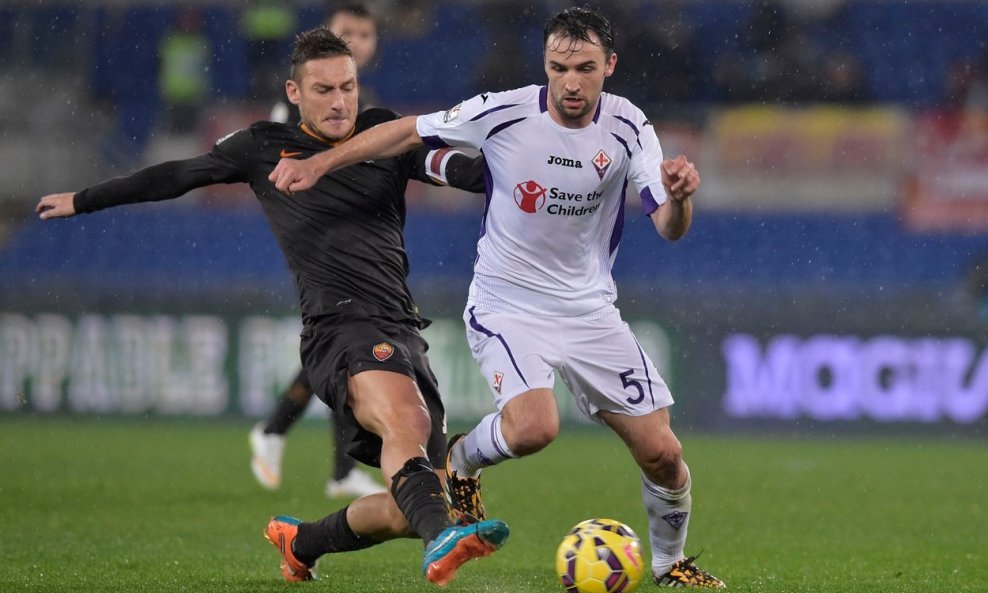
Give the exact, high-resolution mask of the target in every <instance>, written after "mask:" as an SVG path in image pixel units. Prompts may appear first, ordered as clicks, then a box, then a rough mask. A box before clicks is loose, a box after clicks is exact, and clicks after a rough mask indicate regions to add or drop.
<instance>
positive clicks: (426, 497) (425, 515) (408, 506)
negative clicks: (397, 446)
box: [391, 457, 451, 544]
mask: <svg viewBox="0 0 988 593" xmlns="http://www.w3.org/2000/svg"><path fill="white" fill-rule="evenodd" d="M402 478H404V479H402ZM391 495H392V496H393V497H394V499H395V502H396V503H397V504H398V508H399V509H401V512H402V513H403V514H404V515H405V518H406V519H408V524H409V525H411V526H412V529H414V530H415V533H417V534H419V537H421V538H422V541H424V542H425V543H426V544H428V543H429V542H431V541H432V540H434V539H436V536H437V535H439V533H440V532H441V531H442V530H443V529H446V528H447V527H449V526H450V525H451V522H450V519H449V504H448V503H447V502H446V497H445V496H444V495H443V486H442V483H441V482H440V481H439V476H437V475H436V471H435V469H433V467H432V464H431V463H429V460H428V459H426V458H425V457H414V458H412V459H409V460H408V461H406V462H405V466H404V467H403V468H401V470H400V471H399V472H398V473H396V474H395V475H394V476H392V478H391Z"/></svg>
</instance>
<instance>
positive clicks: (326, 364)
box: [301, 314, 446, 468]
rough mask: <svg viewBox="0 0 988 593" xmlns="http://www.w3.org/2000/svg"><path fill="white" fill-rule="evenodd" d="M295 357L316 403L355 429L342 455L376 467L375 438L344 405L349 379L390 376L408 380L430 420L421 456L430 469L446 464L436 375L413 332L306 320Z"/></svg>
mask: <svg viewBox="0 0 988 593" xmlns="http://www.w3.org/2000/svg"><path fill="white" fill-rule="evenodd" d="M301 335H302V342H301V355H302V366H303V367H304V368H305V372H306V374H307V375H308V376H309V381H310V382H311V383H312V389H313V392H314V393H315V394H316V395H317V396H318V397H319V399H321V400H323V401H324V402H326V404H327V405H328V406H329V407H330V408H332V409H333V411H335V412H336V413H337V414H341V415H343V417H344V418H345V421H346V422H349V423H351V424H353V425H354V426H356V427H357V434H356V435H355V436H354V438H353V440H352V441H351V443H350V445H349V447H348V448H347V453H348V454H349V455H350V456H351V457H353V458H354V459H356V460H358V461H360V462H362V463H366V464H367V465H371V466H374V467H380V465H381V438H380V437H379V436H377V435H376V434H374V433H372V432H370V431H368V430H365V429H364V428H363V427H361V426H360V423H358V422H357V419H356V418H355V417H354V415H353V410H352V409H351V408H350V406H349V404H348V403H347V391H348V389H347V385H348V380H349V378H350V376H351V375H356V374H358V373H362V372H364V371H372V370H375V371H392V372H395V373H401V374H403V375H407V376H409V377H412V378H413V379H414V380H415V382H416V383H417V384H418V387H419V391H421V392H422V397H423V398H424V399H425V403H426V407H427V408H428V409H429V415H430V416H431V418H432V432H431V434H430V437H429V442H428V446H427V453H428V456H429V461H431V462H432V464H433V466H434V467H437V468H441V467H443V465H444V464H445V463H446V409H445V408H444V407H443V402H442V398H441V396H440V394H439V387H438V385H437V382H436V376H435V375H434V374H433V373H432V369H431V368H429V359H428V357H427V356H426V351H427V350H428V349H429V345H428V344H427V343H426V341H425V339H423V338H422V336H421V335H420V334H419V332H418V330H417V329H415V328H414V327H412V326H410V325H407V324H403V323H397V322H394V321H390V320H386V319H380V318H376V317H367V316H356V315H353V314H348V315H332V316H322V317H318V318H315V319H311V320H309V322H308V323H307V324H306V325H305V327H304V328H303V330H302V334H301Z"/></svg>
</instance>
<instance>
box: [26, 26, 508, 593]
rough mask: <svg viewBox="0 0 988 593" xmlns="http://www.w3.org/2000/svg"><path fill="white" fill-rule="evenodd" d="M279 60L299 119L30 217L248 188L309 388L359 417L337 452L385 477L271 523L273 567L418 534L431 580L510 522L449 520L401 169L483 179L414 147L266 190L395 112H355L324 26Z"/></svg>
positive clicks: (286, 572)
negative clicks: (304, 515)
mask: <svg viewBox="0 0 988 593" xmlns="http://www.w3.org/2000/svg"><path fill="white" fill-rule="evenodd" d="M291 61H292V75H291V78H290V79H289V80H288V81H287V82H286V84H285V87H286V92H287V94H288V98H289V100H290V101H291V102H292V103H294V104H297V105H298V106H299V108H300V111H301V114H302V122H301V124H299V125H286V124H278V123H271V122H259V123H256V124H254V125H252V126H251V127H250V128H247V129H244V130H240V131H237V132H235V133H233V134H231V135H230V136H227V137H226V138H224V139H222V140H220V141H219V142H217V144H216V146H214V147H213V149H212V150H211V151H210V152H209V153H207V154H205V155H202V156H199V157H195V158H191V159H187V160H181V161H172V162H167V163H163V164H160V165H155V166H152V167H148V168H146V169H143V170H141V171H138V172H136V173H134V174H133V175H130V176H128V177H120V178H116V179H111V180H109V181H105V182H103V183H100V184H98V185H95V186H93V187H90V188H87V189H84V190H82V191H80V192H78V193H62V194H53V195H48V196H45V197H43V198H41V200H40V201H39V203H38V205H37V207H36V209H35V210H36V211H37V212H38V213H40V216H41V218H42V219H49V218H54V217H66V216H72V215H74V214H76V213H86V212H94V211H96V210H101V209H103V208H108V207H111V206H117V205H121V204H130V203H135V202H148V201H157V200H166V199H171V198H176V197H178V196H180V195H182V194H184V193H185V192H187V191H189V190H191V189H193V188H196V187H202V186H206V185H211V184H214V183H235V182H246V183H249V184H250V186H251V189H252V190H253V191H254V194H255V195H256V196H257V199H258V200H259V201H260V202H261V205H262V207H263V209H264V212H265V215H266V216H267V218H268V221H269V223H270V225H271V229H272V231H273V232H274V234H275V237H276V238H277V240H278V243H279V245H280V246H281V249H282V251H283V252H284V254H285V257H286V259H287V260H288V265H289V267H290V268H291V271H292V273H293V275H294V277H295V281H296V284H297V286H298V291H299V299H300V306H301V311H302V321H303V330H302V342H301V355H302V364H303V366H304V368H305V371H306V373H307V375H308V376H309V379H310V381H311V383H312V386H313V389H314V390H315V392H316V394H317V395H318V396H319V397H320V398H321V399H322V400H323V401H325V402H326V403H327V404H328V405H329V406H330V407H331V408H332V409H333V410H334V411H336V412H338V413H341V414H343V415H345V416H346V417H347V418H348V419H350V420H351V421H353V422H354V423H355V424H356V425H357V426H359V430H358V432H357V435H356V437H355V438H354V441H353V443H352V445H351V447H350V449H349V451H350V454H351V455H353V456H354V457H355V458H357V459H359V460H361V461H363V462H365V463H368V464H369V465H374V466H379V467H380V468H381V471H382V473H383V475H384V477H385V479H386V480H387V481H388V483H389V484H390V494H389V493H380V494H372V495H368V496H364V497H361V498H358V499H357V500H355V501H354V502H353V503H351V504H350V505H348V506H346V507H344V508H342V509H340V510H338V511H336V512H335V513H333V514H331V515H329V516H327V517H324V518H323V519H320V520H318V521H315V522H302V521H299V520H298V519H294V518H292V517H287V516H281V515H279V516H277V517H274V518H272V519H271V521H270V522H269V523H268V525H267V528H266V529H265V536H266V537H267V538H268V540H269V541H270V542H271V543H272V544H273V545H274V546H275V547H276V548H277V549H278V551H279V553H280V554H281V569H282V575H283V576H284V577H285V579H286V580H289V581H303V580H309V579H311V578H313V577H312V571H311V569H312V567H313V566H314V565H315V562H316V560H317V559H318V558H319V557H320V556H322V555H323V554H327V553H335V552H347V551H354V550H359V549H363V548H366V547H369V546H372V545H375V544H377V543H380V542H382V541H385V540H388V539H393V538H397V537H414V536H416V535H417V536H418V537H420V538H422V540H423V541H424V542H425V557H424V561H423V564H422V572H423V573H424V574H425V576H426V578H427V579H428V580H429V581H431V582H433V583H436V584H439V585H444V584H446V583H448V582H449V581H450V580H451V579H452V578H453V576H454V575H455V573H456V570H457V569H458V568H459V567H460V566H461V565H462V564H463V563H465V562H466V561H468V560H470V559H472V558H478V557H481V556H486V555H488V554H490V553H492V552H493V551H495V550H496V549H497V548H499V547H500V546H501V544H503V543H504V541H505V540H506V539H507V537H508V526H507V525H506V524H505V523H504V522H502V521H499V520H497V519H487V520H483V521H478V522H467V521H465V520H457V521H454V519H453V518H452V517H451V515H452V514H453V513H452V512H451V509H450V506H449V503H448V501H447V499H446V497H445V496H444V492H443V483H442V480H443V479H444V472H443V467H444V463H445V453H446V441H445V435H444V434H443V433H444V419H445V411H444V409H443V404H442V401H441V399H440V395H439V392H438V388H437V386H436V381H435V377H434V376H433V374H432V371H431V370H430V368H429V365H428V360H427V358H426V355H425V352H426V348H427V346H426V343H425V341H424V340H423V339H422V337H421V336H420V335H419V333H418V330H419V329H421V327H422V326H423V319H422V317H421V316H420V315H419V312H418V309H417V307H416V306H415V304H414V302H413V301H412V298H411V295H410V294H409V291H408V287H407V285H406V282H405V278H406V276H407V273H408V259H407V256H406V253H405V249H404V239H403V236H402V228H403V225H404V221H405V202H404V189H405V185H406V183H407V181H408V180H409V179H411V178H414V179H418V180H422V181H430V180H431V179H433V178H432V177H430V175H429V172H428V169H429V168H430V167H432V168H433V169H435V170H437V171H439V177H440V179H442V178H443V175H445V179H448V180H449V181H450V182H452V183H454V184H456V185H460V186H461V187H464V188H465V189H473V190H474V191H478V190H479V189H480V188H482V187H483V181H482V175H481V173H480V171H479V170H478V167H477V161H476V160H474V159H470V158H468V157H466V156H465V155H462V154H449V153H446V154H442V153H430V152H427V151H425V150H424V149H423V150H417V151H412V152H408V153H405V154H402V155H399V156H398V157H395V158H390V159H383V160H377V161H368V162H362V163H359V164H357V165H354V166H352V167H348V168H345V169H341V170H340V171H338V172H336V173H334V174H332V175H327V176H325V177H323V178H321V179H320V180H319V181H318V182H317V183H316V184H315V186H314V187H313V188H312V189H310V190H307V191H304V192H297V193H295V194H293V195H290V196H286V195H285V194H283V193H281V192H279V191H278V190H277V189H276V188H275V187H274V184H272V183H271V182H270V181H268V175H269V174H270V173H271V171H272V170H273V169H274V167H275V165H277V163H278V162H279V161H280V160H281V159H282V158H286V157H290V156H294V157H298V158H306V157H308V156H310V155H312V154H316V153H318V152H322V151H324V150H327V149H329V148H331V147H332V146H334V145H335V144H337V143H339V142H342V141H343V140H345V139H346V138H349V137H350V136H352V135H353V134H354V133H356V132H359V131H361V130H364V129H367V128H369V127H371V126H373V125H375V124H377V123H380V122H382V121H387V120H391V119H395V118H397V114H395V113H393V112H390V111H384V110H374V109H372V110H368V111H365V112H364V113H361V114H360V115H359V116H358V115H357V107H356V106H357V95H358V86H357V70H356V65H355V63H354V61H353V58H352V57H351V55H350V50H349V49H348V47H347V45H346V43H344V42H343V41H342V40H340V39H339V38H338V37H336V36H335V35H333V34H332V33H331V32H329V30H327V29H325V28H322V27H320V28H317V29H313V30H310V31H306V32H304V33H302V34H301V35H299V37H298V39H297V40H296V42H295V47H294V50H293V52H292V60H291ZM436 165H439V167H437V166H436ZM443 165H444V166H443ZM436 468H439V469H438V471H437V469H436Z"/></svg>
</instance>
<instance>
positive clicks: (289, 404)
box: [264, 371, 312, 434]
mask: <svg viewBox="0 0 988 593" xmlns="http://www.w3.org/2000/svg"><path fill="white" fill-rule="evenodd" d="M311 398H312V386H311V385H310V384H309V378H308V377H307V376H306V375H305V371H299V373H298V376H296V377H295V380H294V381H292V384H291V385H289V386H288V389H286V390H285V392H284V393H282V394H281V399H279V400H278V407H276V408H275V409H274V412H273V413H272V414H271V417H270V418H268V424H267V426H265V427H264V432H265V433H266V434H272V433H273V434H285V433H287V432H288V429H289V428H291V427H292V425H293V424H295V421H296V420H298V419H299V418H301V417H302V412H305V408H306V407H308V405H309V400H310V399H311Z"/></svg>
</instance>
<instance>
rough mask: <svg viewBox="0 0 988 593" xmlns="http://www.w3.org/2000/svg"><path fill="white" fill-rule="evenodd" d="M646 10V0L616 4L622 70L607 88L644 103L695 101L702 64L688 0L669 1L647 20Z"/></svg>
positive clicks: (616, 24) (615, 41) (617, 38)
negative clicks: (685, 3)
mask: <svg viewBox="0 0 988 593" xmlns="http://www.w3.org/2000/svg"><path fill="white" fill-rule="evenodd" d="M644 10H645V7H644V6H643V2H641V1H640V0H639V1H636V2H627V3H620V4H615V5H614V7H613V8H612V11H613V13H614V18H613V20H612V22H613V23H614V30H615V32H616V33H617V35H616V36H615V39H614V43H615V46H616V47H615V49H616V51H617V55H618V60H620V61H621V68H619V69H618V70H617V71H616V72H615V74H614V76H612V77H611V78H610V79H609V80H608V81H607V84H608V89H607V92H609V93H613V94H615V95H621V96H623V97H625V98H627V99H629V100H630V101H632V102H633V103H635V104H638V105H642V106H643V107H644V106H649V105H655V104H661V105H675V104H679V103H684V102H687V101H689V100H691V99H693V98H694V97H695V96H696V93H697V90H698V89H697V85H698V83H699V81H698V79H697V75H696V73H697V72H698V66H697V59H696V48H695V47H694V43H693V35H692V33H691V31H690V27H689V23H688V22H686V17H685V16H684V15H683V3H682V2H681V1H679V0H675V1H671V2H663V3H662V4H660V5H658V6H656V8H655V10H656V11H657V13H656V15H655V16H654V17H650V18H643V11H644ZM646 111H648V110H647V109H646Z"/></svg>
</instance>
